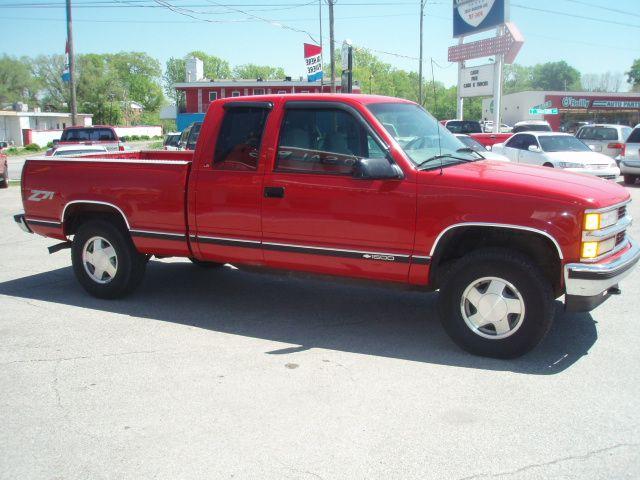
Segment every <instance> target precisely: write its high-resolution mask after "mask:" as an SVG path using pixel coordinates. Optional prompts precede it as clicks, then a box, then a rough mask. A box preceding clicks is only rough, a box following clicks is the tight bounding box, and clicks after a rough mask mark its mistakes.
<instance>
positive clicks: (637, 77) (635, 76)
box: [625, 58, 640, 92]
mask: <svg viewBox="0 0 640 480" xmlns="http://www.w3.org/2000/svg"><path fill="white" fill-rule="evenodd" d="M625 75H626V76H627V83H630V84H631V86H632V88H633V91H634V92H637V91H640V58H636V59H635V60H634V61H633V64H632V65H631V69H630V70H629V71H628V72H625Z"/></svg>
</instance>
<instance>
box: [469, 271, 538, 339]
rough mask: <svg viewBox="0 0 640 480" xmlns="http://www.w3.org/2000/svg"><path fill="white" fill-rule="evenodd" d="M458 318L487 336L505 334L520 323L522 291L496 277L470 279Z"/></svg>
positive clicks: (495, 337)
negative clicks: (460, 315)
mask: <svg viewBox="0 0 640 480" xmlns="http://www.w3.org/2000/svg"><path fill="white" fill-rule="evenodd" d="M460 310H461V312H462V318H463V319H464V321H465V323H466V324H467V326H468V327H469V328H470V329H471V330H472V331H473V332H474V333H475V334H476V335H479V336H481V337H483V338H489V339H491V340H500V339H502V338H507V337H509V336H511V335H513V334H514V333H516V331H518V329H519V328H520V327H521V326H522V321H523V320H524V315H525V308H524V300H523V299H522V294H521V293H520V292H519V291H518V289H517V288H516V287H514V286H513V284H511V283H509V282H508V281H506V280H504V279H503V278H498V277H483V278H479V279H478V280H474V281H473V282H471V284H469V286H468V287H467V288H466V289H465V290H464V293H463V294H462V299H461V302H460Z"/></svg>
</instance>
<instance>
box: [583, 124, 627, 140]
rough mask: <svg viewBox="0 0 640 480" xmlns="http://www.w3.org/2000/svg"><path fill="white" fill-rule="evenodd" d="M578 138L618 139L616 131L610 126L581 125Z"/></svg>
mask: <svg viewBox="0 0 640 480" xmlns="http://www.w3.org/2000/svg"><path fill="white" fill-rule="evenodd" d="M578 138H580V139H582V140H602V141H615V140H618V131H617V130H616V129H615V128H611V127H582V129H580V133H579V134H578Z"/></svg>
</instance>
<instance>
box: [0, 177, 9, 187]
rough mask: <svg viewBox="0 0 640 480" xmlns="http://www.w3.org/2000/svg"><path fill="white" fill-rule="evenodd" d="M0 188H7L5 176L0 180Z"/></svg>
mask: <svg viewBox="0 0 640 480" xmlns="http://www.w3.org/2000/svg"><path fill="white" fill-rule="evenodd" d="M0 188H9V179H7V178H5V179H4V180H3V181H2V182H0Z"/></svg>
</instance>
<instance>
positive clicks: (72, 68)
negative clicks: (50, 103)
mask: <svg viewBox="0 0 640 480" xmlns="http://www.w3.org/2000/svg"><path fill="white" fill-rule="evenodd" d="M67 50H68V52H67V53H68V55H69V88H71V123H72V124H73V125H77V124H78V108H77V106H76V59H75V56H74V52H73V28H72V22H71V0H67Z"/></svg>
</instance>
